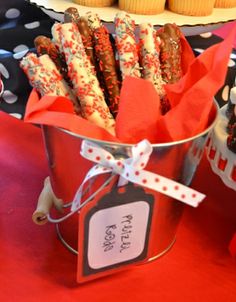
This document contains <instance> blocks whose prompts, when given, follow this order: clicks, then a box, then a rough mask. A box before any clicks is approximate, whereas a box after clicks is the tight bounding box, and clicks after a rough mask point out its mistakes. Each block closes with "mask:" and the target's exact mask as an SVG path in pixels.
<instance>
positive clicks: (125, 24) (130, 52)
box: [114, 12, 141, 79]
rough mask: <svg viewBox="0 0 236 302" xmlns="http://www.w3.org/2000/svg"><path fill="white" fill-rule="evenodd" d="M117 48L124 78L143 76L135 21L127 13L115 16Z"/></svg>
mask: <svg viewBox="0 0 236 302" xmlns="http://www.w3.org/2000/svg"><path fill="white" fill-rule="evenodd" d="M114 21H115V32H116V48H117V51H118V56H119V62H120V70H121V73H122V78H123V79H124V78H125V76H127V75H128V76H133V77H138V78H139V77H141V74H140V66H139V57H138V51H137V45H136V41H135V34H134V30H135V23H134V21H133V20H132V19H131V17H130V16H129V15H128V14H126V13H122V12H120V13H118V14H116V17H115V20H114Z"/></svg>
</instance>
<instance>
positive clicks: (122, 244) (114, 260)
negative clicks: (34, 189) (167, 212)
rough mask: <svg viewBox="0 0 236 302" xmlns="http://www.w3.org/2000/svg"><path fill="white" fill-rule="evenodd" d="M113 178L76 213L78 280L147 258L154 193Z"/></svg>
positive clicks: (112, 271) (108, 272)
mask: <svg viewBox="0 0 236 302" xmlns="http://www.w3.org/2000/svg"><path fill="white" fill-rule="evenodd" d="M117 180H118V177H116V176H115V177H114V178H113V179H112V181H111V182H110V183H109V185H107V186H106V187H105V188H104V189H103V190H102V191H100V192H99V194H97V195H96V197H95V198H94V199H93V200H92V201H91V202H90V203H88V204H86V205H85V206H84V207H82V209H81V211H80V213H79V240H78V242H79V244H78V245H79V246H78V251H79V253H78V270H77V281H78V282H79V283H82V282H85V281H89V280H92V279H95V278H99V277H102V276H105V275H108V274H112V273H115V272H118V271H121V270H123V269H126V268H128V267H130V266H131V265H134V264H137V263H142V262H145V261H146V260H147V252H148V244H149V235H150V227H151V221H152V212H153V203H154V196H153V195H152V194H150V193H146V192H145V189H144V188H143V187H140V186H136V185H135V184H132V183H128V184H127V185H125V186H122V187H118V186H117Z"/></svg>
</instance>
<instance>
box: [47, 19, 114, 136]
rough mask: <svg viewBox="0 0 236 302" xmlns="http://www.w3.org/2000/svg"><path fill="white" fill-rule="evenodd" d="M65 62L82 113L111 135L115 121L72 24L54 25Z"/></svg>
mask: <svg viewBox="0 0 236 302" xmlns="http://www.w3.org/2000/svg"><path fill="white" fill-rule="evenodd" d="M54 32H57V34H58V33H59V36H58V37H59V39H60V44H61V48H62V50H63V52H64V54H65V58H66V62H67V65H68V74H69V76H70V78H71V81H72V83H73V86H74V89H75V91H76V95H77V96H78V98H79V100H80V104H81V108H82V113H83V116H84V117H85V118H86V119H88V120H90V121H91V122H93V123H95V124H97V125H98V126H100V127H102V128H105V129H107V131H109V132H110V133H112V134H114V127H115V121H114V119H113V117H112V115H111V113H110V111H109V108H108V106H107V104H106V102H105V100H104V95H103V92H102V90H101V88H100V86H99V82H98V79H97V77H96V75H95V74H94V70H93V67H92V65H91V63H90V60H89V59H88V57H87V55H86V52H85V49H84V45H83V42H82V37H81V35H80V33H79V30H78V28H77V27H76V25H75V24H74V23H65V24H59V23H57V24H56V25H54V30H53V33H54Z"/></svg>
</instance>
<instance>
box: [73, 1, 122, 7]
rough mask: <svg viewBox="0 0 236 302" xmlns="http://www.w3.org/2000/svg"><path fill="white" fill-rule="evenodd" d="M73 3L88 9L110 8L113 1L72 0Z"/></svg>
mask: <svg viewBox="0 0 236 302" xmlns="http://www.w3.org/2000/svg"><path fill="white" fill-rule="evenodd" d="M73 2H74V3H76V4H79V5H84V6H90V7H105V6H112V5H113V4H114V3H115V2H116V1H115V0H73Z"/></svg>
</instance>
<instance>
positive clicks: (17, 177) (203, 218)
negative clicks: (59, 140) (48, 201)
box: [0, 113, 236, 302]
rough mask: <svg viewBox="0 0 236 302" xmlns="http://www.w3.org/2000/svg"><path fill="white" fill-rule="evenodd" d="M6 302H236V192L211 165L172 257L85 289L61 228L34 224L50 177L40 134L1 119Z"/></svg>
mask: <svg viewBox="0 0 236 302" xmlns="http://www.w3.org/2000/svg"><path fill="white" fill-rule="evenodd" d="M0 123H1V127H0V169H1V170H0V171H1V178H0V194H1V198H0V214H1V215H0V239H1V241H0V301H3V302H14V301H24V302H27V301H30V302H35V301H41V302H42V301H60V302H65V301H70V302H72V301H89V302H90V301H94V302H96V301H103V302H104V301H113V302H114V301H122V302H124V301H136V302H138V301H142V302H143V301H149V302H151V301H165V302H168V301H203V302H204V301H207V302H210V301H214V302H217V301H220V302H222V301H227V302H230V301H232V302H233V301H236V262H235V260H233V259H232V258H231V256H230V254H229V252H228V244H229V241H230V239H231V237H232V236H233V233H234V232H235V230H236V200H235V196H236V194H235V191H233V190H231V189H228V188H227V187H225V185H224V184H223V183H222V182H221V180H220V179H219V178H218V176H216V175H214V174H213V173H212V172H211V169H210V166H209V164H208V162H207V160H206V159H205V158H203V160H202V162H201V165H200V167H199V169H198V172H197V174H196V177H195V179H194V182H193V184H192V187H193V188H194V189H197V190H199V191H201V192H203V193H206V194H207V198H206V199H205V201H204V202H203V203H202V204H201V205H200V206H199V207H198V208H197V209H193V208H190V207H187V208H186V210H185V213H184V216H183V220H182V222H181V224H180V226H179V229H178V234H177V241H176V243H175V245H174V246H173V248H172V249H171V251H169V252H168V253H167V254H166V255H164V256H163V257H162V258H160V259H159V260H157V261H154V262H152V263H149V264H147V265H142V266H138V267H137V268H135V269H131V270H128V271H125V272H122V273H119V274H116V275H113V276H110V277H105V278H103V279H99V280H97V281H94V282H90V283H86V284H83V285H78V284H77V283H76V256H74V255H73V254H71V253H70V252H69V251H68V250H66V249H65V247H64V246H63V245H62V244H61V243H60V241H59V240H58V239H57V236H56V233H55V229H54V226H53V225H51V224H47V225H44V226H42V227H39V226H36V225H34V224H33V222H32V220H31V215H32V212H33V211H34V209H35V205H36V201H37V198H38V195H39V193H40V191H41V189H42V187H43V180H44V178H45V177H46V176H47V175H48V168H47V162H46V156H45V153H44V149H43V143H42V137H41V132H40V129H39V128H37V127H35V126H32V125H27V124H24V123H23V122H22V121H19V120H17V119H15V118H13V117H10V116H9V115H7V114H4V113H0Z"/></svg>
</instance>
